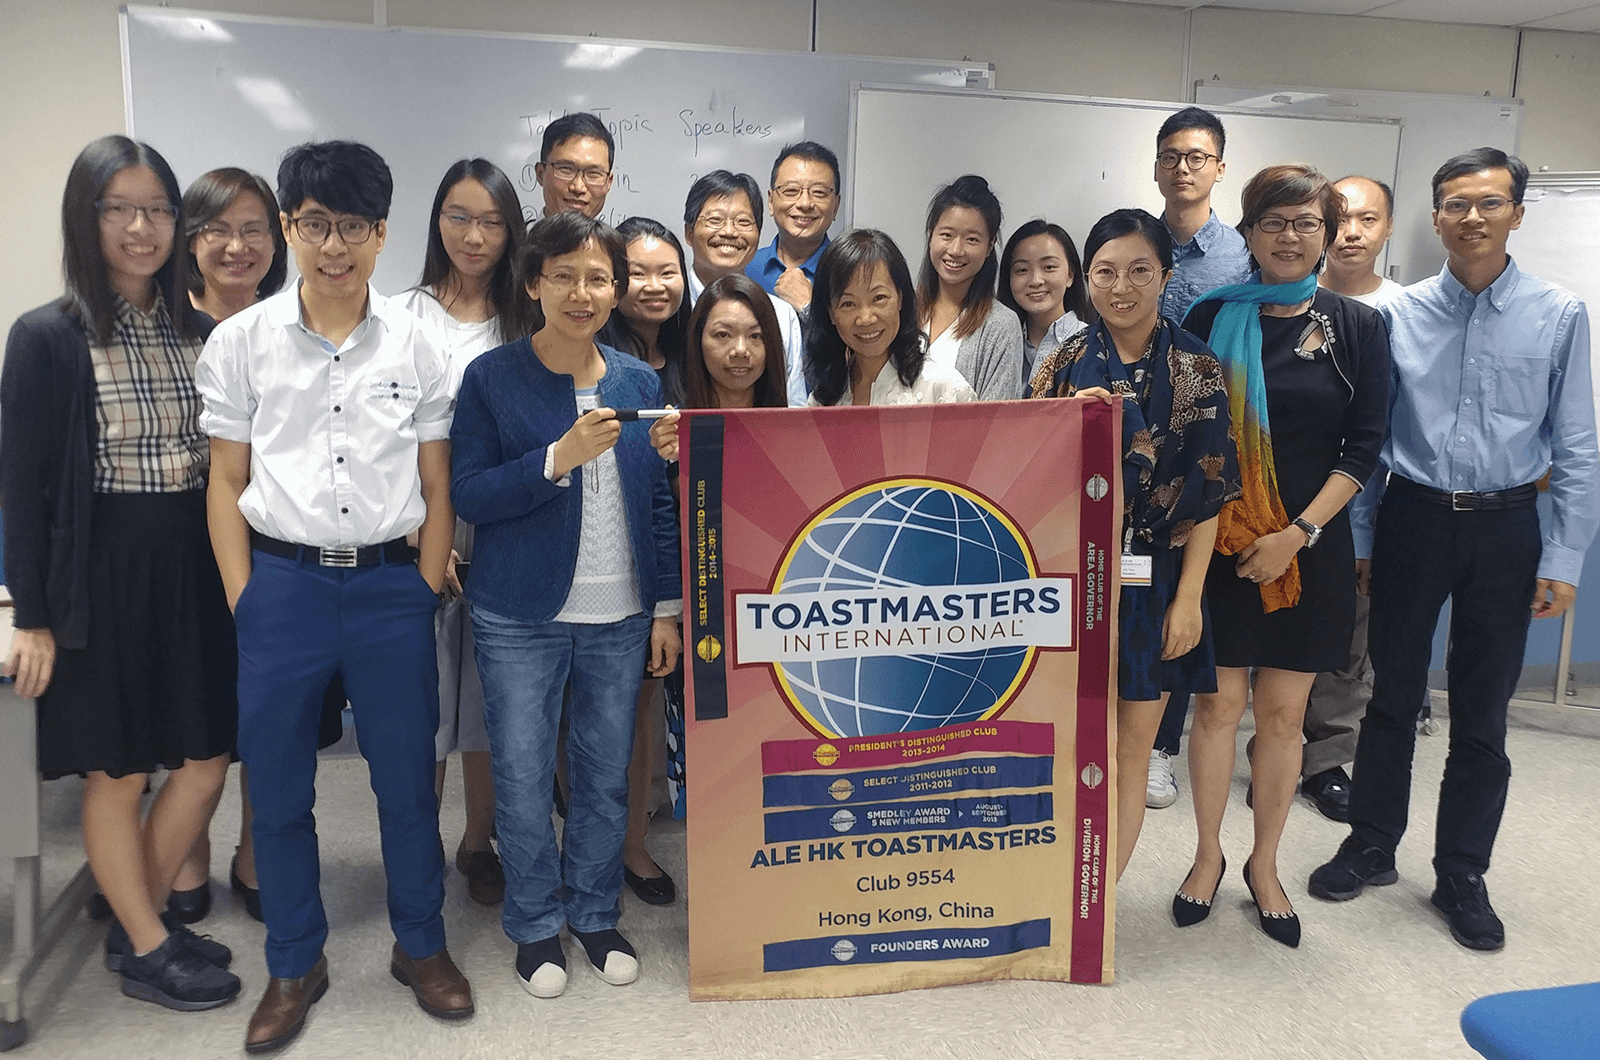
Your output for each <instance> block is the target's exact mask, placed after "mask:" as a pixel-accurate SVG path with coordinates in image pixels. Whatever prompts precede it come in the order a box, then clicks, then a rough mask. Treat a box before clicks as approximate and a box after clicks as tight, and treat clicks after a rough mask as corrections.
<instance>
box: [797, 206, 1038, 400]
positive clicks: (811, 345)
mask: <svg viewBox="0 0 1600 1060" xmlns="http://www.w3.org/2000/svg"><path fill="white" fill-rule="evenodd" d="M811 306H812V309H811V327H810V329H809V330H808V332H807V334H806V362H805V369H806V386H808V387H810V388H811V401H810V404H812V405H821V406H824V407H826V406H829V405H939V404H943V403H944V402H947V401H976V400H977V399H978V395H977V393H976V392H975V391H974V390H973V388H972V386H971V384H969V383H968V382H967V380H966V378H965V377H964V376H963V375H962V374H961V373H960V372H959V371H957V370H956V368H955V367H954V366H953V365H949V364H943V363H940V362H938V361H935V360H932V359H930V358H929V356H928V337H927V335H926V334H924V333H923V330H922V324H921V322H920V321H919V320H918V318H917V292H916V289H915V288H914V287H913V286H912V284H911V269H910V267H909V266H907V265H906V259H905V255H903V254H901V253H900V248H899V247H897V246H895V244H894V240H892V239H890V238H889V237H888V236H887V235H885V234H884V233H882V232H880V231H878V230H876V229H872V228H858V229H856V230H855V231H853V232H847V233H845V234H844V235H843V236H841V237H839V238H838V239H836V240H834V241H833V242H832V243H829V244H828V249H827V250H824V251H823V252H822V257H821V258H819V259H818V260H817V274H816V279H815V281H814V282H813V285H812V289H811ZM820 306H826V307H827V312H826V313H823V312H819V311H818V307H820ZM1014 392H1015V391H1013V393H1014Z"/></svg>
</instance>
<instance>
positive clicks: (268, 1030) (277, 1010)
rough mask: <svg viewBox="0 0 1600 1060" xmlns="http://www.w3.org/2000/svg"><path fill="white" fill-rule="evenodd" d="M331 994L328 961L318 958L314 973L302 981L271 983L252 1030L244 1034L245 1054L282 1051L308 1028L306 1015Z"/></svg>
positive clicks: (268, 983)
mask: <svg viewBox="0 0 1600 1060" xmlns="http://www.w3.org/2000/svg"><path fill="white" fill-rule="evenodd" d="M327 992H328V958H326V957H318V958H317V963H316V964H313V965H312V966H311V970H310V971H309V972H307V973H306V974H305V975H302V976H301V977H300V978H298V979H270V980H268V981H267V992H266V993H265V994H263V995H262V996H261V1004H259V1005H257V1006H256V1011H255V1015H253V1016H251V1017H250V1029H249V1030H247V1031H245V1033H244V1051H245V1052H247V1053H268V1052H271V1051H272V1050H274V1049H282V1048H283V1047H284V1046H286V1045H288V1044H289V1043H290V1042H292V1041H294V1039H295V1036H296V1035H298V1034H299V1033H300V1029H301V1028H302V1027H304V1026H305V1025H306V1013H308V1012H310V1011H311V1006H312V1005H315V1004H316V1003H317V1002H318V1001H319V1000H321V998H322V995H323V994H326V993H327Z"/></svg>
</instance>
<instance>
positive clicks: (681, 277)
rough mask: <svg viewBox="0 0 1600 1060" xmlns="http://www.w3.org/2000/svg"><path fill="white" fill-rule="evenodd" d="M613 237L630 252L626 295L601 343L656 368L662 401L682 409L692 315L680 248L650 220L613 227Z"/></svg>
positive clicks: (665, 229) (630, 220) (632, 219)
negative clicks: (619, 240)
mask: <svg viewBox="0 0 1600 1060" xmlns="http://www.w3.org/2000/svg"><path fill="white" fill-rule="evenodd" d="M617 235H619V236H621V237H622V238H623V241H624V242H625V243H626V244H627V247H628V289H627V291H626V292H624V293H623V295H622V298H621V299H620V300H619V301H618V302H617V308H616V312H614V313H612V314H611V317H610V319H608V320H607V321H606V326H605V327H603V328H601V329H600V334H599V336H598V338H599V341H600V342H603V343H605V344H606V345H607V346H611V347H613V348H615V349H619V350H621V351H622V352H623V353H631V354H633V355H634V356H635V357H637V358H639V359H640V360H641V361H643V362H644V363H645V364H648V365H649V366H650V367H651V368H654V369H655V370H656V375H658V376H660V378H661V396H662V399H663V400H664V401H665V402H666V403H667V404H669V405H681V404H683V370H684V353H685V351H686V350H687V348H688V340H687V338H686V336H687V335H688V332H689V313H690V311H691V310H693V309H694V302H693V301H692V300H690V299H689V298H687V297H685V292H686V289H687V288H686V285H687V283H688V280H687V277H688V274H689V266H688V262H687V260H686V259H685V257H684V253H683V244H682V243H681V242H679V241H678V237H677V236H675V235H673V234H672V230H671V229H669V228H668V227H667V226H666V225H664V224H662V223H661V222H660V221H656V220H652V219H651V218H649V217H629V218H628V219H627V220H625V221H623V222H622V223H621V224H619V225H617Z"/></svg>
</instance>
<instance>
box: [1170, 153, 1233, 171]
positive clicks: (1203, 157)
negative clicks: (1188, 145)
mask: <svg viewBox="0 0 1600 1060" xmlns="http://www.w3.org/2000/svg"><path fill="white" fill-rule="evenodd" d="M1213 158H1215V159H1216V160H1217V161H1218V162H1221V161H1222V156H1221V155H1208V154H1206V153H1205V152H1204V151H1188V152H1183V151H1163V152H1161V153H1160V154H1159V155H1156V165H1158V166H1160V167H1161V168H1162V169H1177V168H1178V162H1179V161H1180V160H1181V161H1182V162H1183V164H1184V165H1186V166H1188V167H1189V169H1190V170H1191V171H1192V170H1197V169H1204V168H1205V165H1206V163H1207V162H1209V161H1210V160H1211V159H1213Z"/></svg>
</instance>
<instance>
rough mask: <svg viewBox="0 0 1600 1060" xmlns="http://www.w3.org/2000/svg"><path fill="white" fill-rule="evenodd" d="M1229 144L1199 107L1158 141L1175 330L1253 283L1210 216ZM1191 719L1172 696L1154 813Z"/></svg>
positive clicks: (1151, 780) (1177, 117)
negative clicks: (1223, 290) (1204, 303)
mask: <svg viewBox="0 0 1600 1060" xmlns="http://www.w3.org/2000/svg"><path fill="white" fill-rule="evenodd" d="M1227 140H1228V134H1227V132H1226V131H1225V130H1224V129H1223V128H1222V121H1221V120H1220V119H1219V118H1218V117H1217V116H1216V115H1215V114H1213V113H1211V112H1210V111H1209V110H1202V109H1201V108H1199V107H1185V108H1183V109H1182V110H1180V111H1178V112H1177V113H1176V114H1174V115H1172V116H1171V117H1169V118H1168V119H1167V120H1166V121H1164V122H1162V123H1161V129H1160V130H1159V131H1158V132H1157V133H1156V164H1155V167H1154V168H1155V179H1156V187H1158V188H1160V189H1161V197H1162V199H1164V200H1166V204H1167V205H1166V208H1165V209H1164V210H1163V211H1162V212H1161V220H1162V223H1164V224H1165V225H1166V226H1167V231H1169V232H1171V233H1172V278H1171V279H1169V280H1168V281H1167V287H1166V290H1164V291H1163V292H1162V293H1161V315H1162V316H1164V317H1167V318H1168V319H1169V320H1172V321H1174V322H1176V323H1178V324H1182V323H1183V318H1184V317H1185V316H1186V315H1188V312H1189V307H1190V306H1192V305H1194V303H1195V301H1196V300H1197V299H1198V298H1199V297H1200V296H1201V295H1203V294H1205V293H1206V292H1207V291H1210V290H1214V289H1215V288H1218V287H1223V286H1226V285H1227V284H1230V283H1242V282H1244V281H1245V280H1246V279H1247V278H1248V277H1249V276H1250V251H1249V250H1247V249H1245V245H1244V237H1243V236H1241V235H1240V234H1239V232H1238V230H1237V229H1233V228H1229V227H1228V226H1227V225H1225V224H1223V223H1222V222H1221V221H1219V220H1217V213H1216V211H1215V210H1213V209H1212V208H1211V189H1212V188H1214V187H1216V185H1217V183H1218V182H1219V181H1221V180H1222V176H1223V174H1224V173H1225V172H1227V169H1228V165H1227V163H1226V162H1224V161H1223V160H1222V152H1223V149H1224V148H1225V147H1226V146H1227ZM1002 282H1003V281H1002ZM1188 716H1189V693H1187V692H1174V693H1173V694H1172V695H1171V697H1169V698H1168V700H1167V709H1166V711H1165V712H1164V713H1163V714H1162V715H1161V728H1160V730H1159V731H1158V732H1157V733H1156V744H1155V748H1154V749H1153V750H1151V752H1150V774H1149V777H1148V780H1147V781H1146V788H1145V805H1146V806H1149V807H1151V808H1152V809H1161V808H1162V807H1165V806H1171V805H1172V804H1173V803H1174V802H1176V801H1177V800H1178V781H1177V778H1176V777H1175V776H1174V775H1173V772H1172V760H1173V759H1174V758H1176V757H1177V755H1178V751H1179V746H1180V744H1181V743H1182V741H1183V723H1184V719H1185V718H1187V717H1188Z"/></svg>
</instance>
